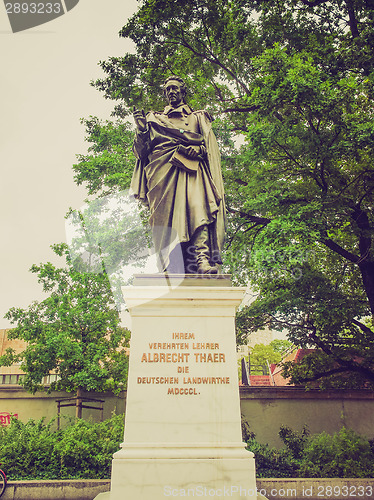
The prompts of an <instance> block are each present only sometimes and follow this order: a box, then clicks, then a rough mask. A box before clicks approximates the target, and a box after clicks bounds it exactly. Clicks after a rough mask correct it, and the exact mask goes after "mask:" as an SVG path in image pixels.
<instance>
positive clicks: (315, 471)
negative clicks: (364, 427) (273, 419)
mask: <svg viewBox="0 0 374 500" xmlns="http://www.w3.org/2000/svg"><path fill="white" fill-rule="evenodd" d="M373 464H374V453H373V450H372V448H371V447H370V443H369V441H368V440H367V439H365V438H363V437H362V436H360V435H358V434H357V433H355V432H354V431H352V430H350V429H346V428H345V427H343V428H342V429H341V430H340V431H339V432H338V433H336V434H334V435H333V436H330V435H329V434H326V433H325V432H322V433H321V434H319V435H316V436H314V437H313V439H311V440H310V442H309V443H308V444H307V446H306V447H305V449H304V454H303V460H302V463H301V465H300V470H299V475H300V476H301V477H374V465H373Z"/></svg>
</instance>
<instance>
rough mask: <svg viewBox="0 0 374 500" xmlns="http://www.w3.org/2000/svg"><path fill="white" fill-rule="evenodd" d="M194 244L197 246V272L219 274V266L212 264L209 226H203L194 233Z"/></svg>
mask: <svg viewBox="0 0 374 500" xmlns="http://www.w3.org/2000/svg"><path fill="white" fill-rule="evenodd" d="M192 244H193V245H194V247H195V252H196V261H197V273H198V274H217V273H218V267H217V266H211V265H210V249H209V231H208V226H201V227H200V228H198V229H197V230H196V232H195V234H194V235H193V238H192Z"/></svg>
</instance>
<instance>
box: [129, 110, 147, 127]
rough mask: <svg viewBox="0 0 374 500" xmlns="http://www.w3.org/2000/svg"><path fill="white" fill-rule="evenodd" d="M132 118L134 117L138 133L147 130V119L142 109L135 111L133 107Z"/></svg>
mask: <svg viewBox="0 0 374 500" xmlns="http://www.w3.org/2000/svg"><path fill="white" fill-rule="evenodd" d="M132 116H133V117H134V121H135V125H136V128H137V129H138V130H139V131H140V132H145V131H146V130H147V118H146V116H145V113H144V109H136V108H135V106H134V109H133V113H132Z"/></svg>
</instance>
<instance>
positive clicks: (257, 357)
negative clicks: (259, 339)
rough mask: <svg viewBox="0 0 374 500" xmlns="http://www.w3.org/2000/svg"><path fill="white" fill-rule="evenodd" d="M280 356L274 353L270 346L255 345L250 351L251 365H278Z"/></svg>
mask: <svg viewBox="0 0 374 500" xmlns="http://www.w3.org/2000/svg"><path fill="white" fill-rule="evenodd" d="M281 359H282V355H281V354H280V353H279V352H276V351H275V350H274V349H273V347H272V346H271V345H265V344H256V345H254V346H253V347H252V348H251V349H250V360H251V365H252V364H253V365H265V366H266V365H267V362H268V363H269V364H270V363H275V364H277V363H279V362H280V360H281Z"/></svg>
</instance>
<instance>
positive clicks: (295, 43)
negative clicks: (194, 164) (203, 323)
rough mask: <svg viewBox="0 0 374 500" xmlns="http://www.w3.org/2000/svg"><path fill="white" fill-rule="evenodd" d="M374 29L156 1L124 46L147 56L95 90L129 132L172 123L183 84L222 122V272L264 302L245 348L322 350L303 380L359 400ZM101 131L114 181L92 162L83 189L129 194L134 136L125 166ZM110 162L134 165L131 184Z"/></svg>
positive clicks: (246, 1) (295, 12)
mask: <svg viewBox="0 0 374 500" xmlns="http://www.w3.org/2000/svg"><path fill="white" fill-rule="evenodd" d="M373 28H374V15H373V9H372V7H371V5H370V2H366V1H363V0H355V1H354V2H352V1H348V0H331V1H327V0H326V1H325V0H321V1H317V2H309V1H306V0H285V1H283V2H279V1H276V0H256V1H252V0H232V1H228V0H188V1H187V0H183V1H178V2H177V1H176V0H142V2H141V3H140V6H139V9H138V11H137V12H136V13H135V14H134V15H133V16H132V17H131V19H130V20H129V21H128V22H127V23H126V25H125V26H124V27H123V28H122V30H121V33H120V35H121V36H123V37H127V38H129V39H131V40H132V42H133V43H134V47H135V50H134V52H133V53H131V54H125V55H124V56H123V57H115V58H110V59H109V60H108V61H104V62H102V63H101V66H102V68H103V70H104V72H105V74H106V77H105V78H103V79H100V80H98V81H96V82H95V83H94V85H95V87H96V88H98V89H99V90H101V91H102V92H103V93H104V95H105V97H106V98H110V99H113V100H115V101H116V102H117V103H118V104H117V106H116V109H115V114H116V115H117V116H118V117H119V118H120V119H123V118H124V117H126V116H127V115H129V114H130V113H131V111H132V107H133V106H136V107H137V108H142V107H143V108H144V109H146V110H149V109H152V108H153V109H156V110H159V109H162V107H163V105H164V102H163V96H162V83H163V81H164V79H165V77H167V76H168V75H170V74H172V73H174V74H177V75H179V76H181V77H182V78H184V79H185V81H186V83H187V86H188V88H189V93H188V96H187V99H188V101H189V103H190V104H191V105H192V106H193V107H194V108H195V109H201V108H205V109H207V110H209V111H210V113H211V114H212V115H213V116H215V117H216V118H218V119H217V125H216V126H215V132H216V133H217V135H218V138H219V141H220V146H221V149H222V151H223V170H224V172H223V173H224V181H225V192H226V204H227V207H228V213H229V220H228V235H227V236H228V237H227V246H226V250H225V253H224V256H223V257H224V269H225V271H227V272H230V273H232V275H233V280H234V283H236V284H245V285H247V284H250V285H251V287H252V288H253V290H254V291H255V292H256V293H257V298H256V300H255V301H254V302H252V303H251V304H250V306H248V308H246V309H243V310H242V311H241V312H240V313H239V316H238V341H239V342H244V341H245V336H246V334H247V333H250V332H251V331H255V330H257V329H258V328H261V327H264V326H269V327H270V328H272V329H276V330H279V331H282V330H287V332H288V335H289V339H290V341H292V342H293V343H294V344H295V345H298V346H301V347H316V348H318V349H319V350H320V351H321V352H323V353H324V355H325V357H327V358H328V360H327V361H326V359H325V360H324V362H321V359H317V358H316V359H315V362H313V363H311V362H310V359H309V360H307V359H305V361H303V362H302V363H309V364H308V366H305V370H302V369H301V368H300V366H299V367H295V366H293V367H292V366H289V367H288V374H289V375H290V376H291V381H295V383H296V381H298V382H297V383H303V382H307V381H313V380H320V379H321V378H322V379H323V378H324V379H325V380H326V382H324V385H326V386H328V385H329V384H330V385H331V384H335V383H336V380H337V379H338V377H339V376H340V375H341V374H343V373H345V374H347V377H348V378H349V377H350V376H351V374H353V377H352V379H351V380H352V381H353V380H354V384H355V386H356V387H357V386H358V387H361V386H362V385H364V384H366V385H367V386H370V385H371V386H373V384H374V365H373V359H374V342H373V338H374V332H373V327H372V325H371V324H367V323H365V320H364V318H366V317H367V316H372V315H373V314H374V252H373V249H374V240H373V235H374V231H373V229H374V219H373V214H374V210H373V190H374V169H373V164H372V158H373V155H374V134H373V131H374V113H373V111H374V108H373V102H374V99H373V96H374V63H373V61H374V49H373V47H374V38H373V33H374V29H373ZM97 126H98V124H97V122H95V123H94V124H93V127H92V128H91V130H90V125H89V123H88V130H89V134H90V137H91V138H92V140H93V144H97V148H98V149H97V151H98V153H97V152H95V150H94V149H92V150H91V151H92V152H93V156H94V157H95V155H98V156H99V157H100V156H101V155H102V156H103V158H104V160H103V161H104V167H103V173H102V174H101V170H100V169H101V165H102V164H101V159H100V158H99V160H98V162H99V163H98V164H97V165H98V167H97V168H96V166H95V165H96V164H95V161H96V159H95V158H94V163H92V166H93V169H92V171H91V170H89V171H86V165H85V160H84V159H82V160H83V161H81V162H80V164H78V166H77V170H76V172H78V173H77V178H76V179H77V182H87V184H88V187H89V189H90V190H91V191H90V192H99V191H100V190H101V189H107V188H108V189H111V190H114V189H116V188H117V187H123V186H126V185H127V183H128V178H129V172H130V165H129V163H128V162H126V160H125V158H127V156H126V155H127V153H126V151H127V148H128V144H129V142H128V140H129V137H127V136H126V134H127V132H125V131H124V130H122V132H123V133H124V135H123V137H124V136H126V138H124V141H123V142H124V152H123V153H122V152H121V151H120V150H116V149H115V147H113V146H112V144H113V145H114V146H116V145H118V142H117V137H116V133H114V129H113V130H111V131H110V133H109V132H108V134H107V126H106V125H105V126H104V125H102V124H101V125H100V126H99V127H98V128H97ZM110 127H112V125H111V126H110ZM110 127H109V128H110ZM113 127H114V125H113ZM101 128H102V130H103V133H104V136H105V140H102V138H101V132H100V129H101ZM112 132H113V133H112ZM237 134H241V139H242V141H241V143H242V146H241V147H240V148H235V147H234V146H233V139H234V138H235V136H237ZM108 137H109V141H108V142H106V138H108ZM118 137H122V135H121V134H119V136H118ZM102 145H103V146H102ZM94 148H95V146H94ZM100 148H102V149H100ZM112 150H113V151H114V158H117V157H118V158H122V159H124V165H125V167H124V174H123V177H121V178H120V179H118V184H116V182H117V181H116V178H115V176H114V177H113V178H112V179H110V171H109V170H108V168H107V165H109V163H107V160H106V158H107V157H108V155H107V153H106V151H108V152H109V151H112ZM128 158H129V159H130V160H131V157H130V156H128ZM91 159H92V158H91ZM91 159H88V160H87V165H88V166H90V165H91V163H90V162H91ZM131 161H132V160H131ZM131 161H130V163H131ZM116 168H117V167H115V168H114V170H113V171H114V172H116V174H115V175H117V173H118V170H116ZM79 172H80V173H79ZM95 190H96V191H95ZM293 369H294V370H295V372H294V375H295V376H294V379H293V378H292V377H293ZM327 379H331V380H330V381H329V380H327Z"/></svg>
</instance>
